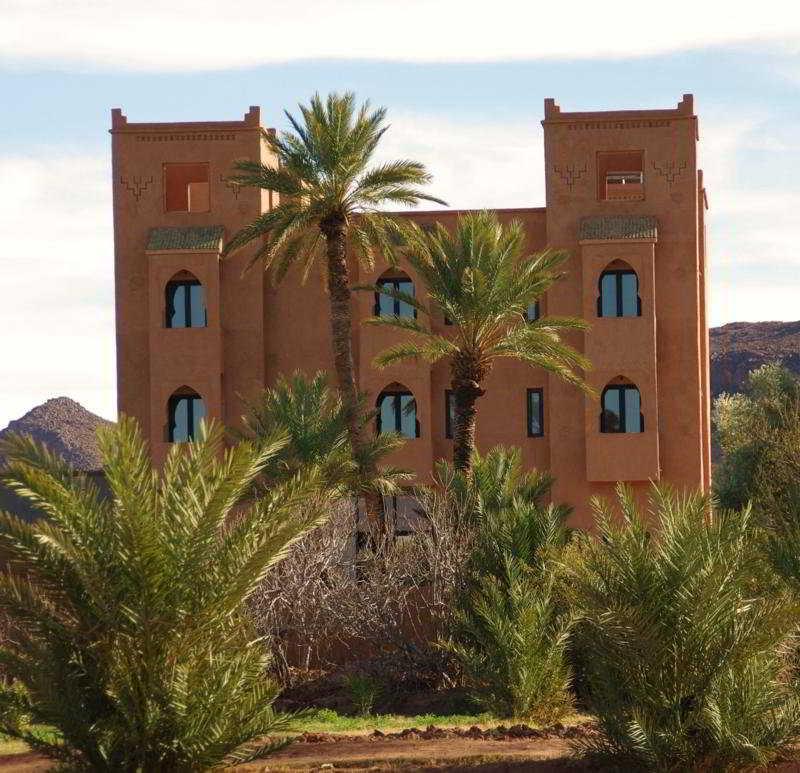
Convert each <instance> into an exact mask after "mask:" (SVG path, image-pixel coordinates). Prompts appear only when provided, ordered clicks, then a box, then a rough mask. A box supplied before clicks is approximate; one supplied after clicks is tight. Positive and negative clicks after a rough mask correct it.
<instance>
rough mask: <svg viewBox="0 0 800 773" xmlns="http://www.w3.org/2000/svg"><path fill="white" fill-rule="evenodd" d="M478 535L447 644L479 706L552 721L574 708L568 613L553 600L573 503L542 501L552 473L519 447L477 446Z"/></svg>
mask: <svg viewBox="0 0 800 773" xmlns="http://www.w3.org/2000/svg"><path fill="white" fill-rule="evenodd" d="M475 470H476V472H475V475H474V477H473V478H472V479H471V482H470V480H469V479H467V480H462V481H458V482H455V481H457V479H458V478H459V476H462V477H463V474H462V473H455V475H451V479H452V480H454V483H455V485H454V488H455V490H461V491H463V490H465V489H466V490H469V489H472V496H471V510H472V511H473V512H472V518H473V519H474V528H475V536H474V540H473V542H472V545H473V548H472V552H471V555H470V557H469V560H468V562H467V564H466V566H465V567H464V568H465V572H464V574H465V577H464V582H463V587H462V589H461V591H460V592H459V593H458V595H457V597H456V605H455V610H454V615H453V619H452V622H451V625H450V635H449V638H448V639H447V640H446V641H445V642H444V647H445V648H446V649H447V650H448V651H449V652H451V653H452V654H453V655H454V656H455V657H456V659H457V661H458V663H459V664H460V666H461V668H462V669H463V672H464V677H465V679H466V682H467V684H468V685H469V686H470V688H471V693H472V696H473V699H474V700H475V702H476V703H477V704H478V705H481V706H483V707H485V708H486V709H487V710H489V711H491V712H493V713H495V714H497V715H498V716H501V717H522V718H525V719H536V720H538V721H540V722H544V723H547V722H551V721H554V720H556V719H560V718H561V717H562V716H564V715H565V714H567V713H569V712H570V711H571V710H572V700H571V697H570V693H569V686H570V668H569V664H568V663H567V658H566V651H567V646H568V643H569V635H570V629H571V625H572V621H571V617H570V615H569V614H565V613H564V612H563V610H562V609H559V606H558V603H557V591H556V578H557V560H558V559H559V557H560V555H561V552H562V551H563V548H564V546H565V545H566V544H567V541H568V539H569V532H568V530H567V529H566V527H565V525H564V521H565V519H566V517H567V516H568V515H569V510H568V509H567V508H564V507H557V506H556V505H553V504H549V505H545V504H543V503H542V500H543V498H544V497H546V496H547V494H548V493H549V490H550V486H551V484H552V481H551V479H550V478H548V477H547V476H545V475H541V474H539V473H525V472H523V471H522V459H521V454H520V451H519V449H515V450H513V451H509V450H506V449H503V448H496V449H493V450H492V451H491V452H489V454H487V456H486V457H485V458H483V459H482V458H480V456H477V455H476V458H475Z"/></svg>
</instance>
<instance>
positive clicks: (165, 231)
mask: <svg viewBox="0 0 800 773" xmlns="http://www.w3.org/2000/svg"><path fill="white" fill-rule="evenodd" d="M224 234H225V227H224V226H221V225H205V226H187V227H185V228H180V227H160V228H151V229H150V235H149V236H148V238H147V247H146V248H145V252H220V251H221V250H222V237H223V236H224Z"/></svg>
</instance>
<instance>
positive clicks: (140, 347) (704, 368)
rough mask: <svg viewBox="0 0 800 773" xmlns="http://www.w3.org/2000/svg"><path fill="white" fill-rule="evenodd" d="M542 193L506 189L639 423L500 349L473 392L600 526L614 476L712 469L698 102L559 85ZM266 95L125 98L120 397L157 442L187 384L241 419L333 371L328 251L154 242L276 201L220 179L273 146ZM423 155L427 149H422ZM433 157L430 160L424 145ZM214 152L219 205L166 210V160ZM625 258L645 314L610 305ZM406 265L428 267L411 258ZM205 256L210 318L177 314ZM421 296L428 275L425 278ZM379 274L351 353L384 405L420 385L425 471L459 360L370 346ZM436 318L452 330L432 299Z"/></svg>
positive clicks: (363, 277) (579, 521)
mask: <svg viewBox="0 0 800 773" xmlns="http://www.w3.org/2000/svg"><path fill="white" fill-rule="evenodd" d="M542 124H543V128H544V139H545V157H544V164H545V181H546V205H547V206H546V208H545V207H532V208H525V209H503V210H499V211H498V216H499V217H500V219H501V220H502V221H504V222H509V221H511V220H514V219H516V220H520V221H522V223H523V225H524V226H525V229H526V234H527V239H528V243H527V246H528V248H529V249H530V250H531V251H536V250H540V249H543V248H545V247H547V246H552V247H554V248H560V249H566V250H567V251H568V252H569V253H570V256H571V257H570V259H569V261H568V263H567V267H566V271H567V275H566V277H565V279H564V280H563V281H562V282H560V283H559V284H558V285H557V286H556V287H555V288H554V289H553V290H552V291H551V292H550V293H549V295H548V297H546V298H544V299H542V302H541V313H542V314H556V315H571V316H574V315H576V316H582V317H584V318H585V319H586V320H587V321H588V322H589V323H590V325H591V328H590V330H589V331H587V332H586V333H585V334H582V333H576V334H573V335H571V336H570V337H569V340H570V341H571V342H572V343H573V344H574V345H575V346H576V347H578V348H579V349H581V350H582V351H584V352H585V353H586V354H587V355H588V356H589V358H590V359H591V360H592V362H593V365H594V367H593V369H592V370H591V371H590V372H589V373H588V374H587V380H588V381H589V383H590V384H592V386H594V387H595V389H596V390H597V392H598V394H599V393H600V392H601V391H602V389H603V387H604V386H605V385H606V384H607V383H608V382H609V381H612V380H613V379H615V378H617V377H618V376H622V377H624V378H625V379H628V380H630V381H631V382H633V383H635V384H636V385H637V386H638V387H639V389H640V392H641V398H642V410H643V413H644V415H645V431H644V432H643V433H641V434H638V435H625V434H622V435H604V434H602V433H600V431H599V412H600V404H599V401H597V400H594V399H592V398H588V397H586V396H584V395H583V394H582V393H581V392H580V391H578V390H577V389H575V388H574V387H571V386H568V385H565V384H563V383H561V382H560V381H558V380H557V379H555V378H553V377H550V376H547V375H546V374H544V373H543V372H541V371H539V370H537V369H533V368H530V367H528V366H527V365H524V364H522V363H519V362H515V361H511V360H508V361H501V362H499V363H498V364H496V365H495V367H494V368H493V370H492V371H491V373H490V374H489V376H488V377H487V379H486V382H485V388H486V395H485V396H484V397H483V398H481V399H480V400H479V402H478V433H477V441H478V446H479V448H480V449H481V450H484V451H485V450H487V449H488V448H490V447H491V446H493V445H497V444H501V443H502V444H506V445H516V446H519V447H520V448H521V449H522V453H523V459H524V462H525V464H526V465H527V466H529V467H538V468H542V469H549V470H550V471H551V472H552V473H553V475H554V476H555V478H556V486H555V489H554V499H555V500H557V501H563V502H567V503H569V504H571V505H573V507H574V508H575V515H574V518H573V522H574V524H575V525H576V526H588V525H589V524H590V514H589V508H588V504H587V503H588V500H589V497H590V496H592V495H601V496H610V495H612V494H613V487H614V483H615V482H616V481H618V480H624V481H627V482H629V483H631V484H632V485H633V487H634V489H635V491H636V493H637V495H638V496H643V495H644V493H645V492H646V487H647V486H648V485H649V484H648V481H650V480H664V481H668V482H670V483H671V484H673V485H675V486H677V487H678V488H697V487H702V488H708V486H709V483H710V451H709V448H710V445H709V426H710V421H709V382H708V362H707V361H708V331H707V321H706V316H705V306H706V295H707V287H708V281H707V269H706V265H705V254H706V237H705V224H704V209H705V206H706V198H705V190H704V188H703V182H702V173H701V172H700V171H699V170H698V169H697V153H696V146H697V139H698V128H697V118H696V116H695V115H694V107H693V101H692V98H691V96H690V95H686V96H684V99H683V100H682V101H681V103H680V104H679V105H678V106H677V108H675V109H670V110H646V111H614V112H593V113H567V112H562V111H561V109H560V108H559V107H558V106H557V105H556V104H555V102H554V101H553V100H546V102H545V119H544V121H543V122H542ZM262 132H263V130H262V128H261V126H260V113H259V109H258V108H250V111H249V112H248V113H247V114H246V115H245V117H244V119H243V120H241V121H217V122H198V123H184V124H176V123H171V124H134V123H128V121H127V119H126V118H125V117H124V116H123V115H122V113H121V111H119V110H115V111H113V113H112V129H111V134H112V147H113V189H114V229H115V269H116V303H117V344H118V345H117V352H118V353H117V357H118V394H119V408H120V411H121V412H124V413H127V414H131V415H133V416H135V417H136V418H138V419H139V420H140V422H141V423H142V426H143V427H145V430H146V432H147V433H148V435H149V438H150V439H151V441H152V443H153V451H154V456H155V458H156V459H157V460H158V461H160V460H161V459H163V457H164V454H165V453H166V451H167V449H168V444H167V443H166V442H165V440H164V438H165V434H164V432H165V425H166V401H167V400H168V398H169V396H170V394H172V393H173V392H174V391H175V390H176V389H178V388H180V387H181V386H188V387H190V388H192V389H194V390H195V391H197V392H198V393H199V394H200V395H201V396H202V397H203V398H204V400H205V401H206V406H207V410H208V413H209V414H210V415H211V416H214V417H218V418H220V419H221V420H222V421H224V422H225V423H226V424H228V425H235V424H236V423H237V422H238V420H239V418H240V416H241V414H242V412H243V408H244V406H243V403H242V400H243V399H244V400H246V399H249V398H250V397H252V396H253V395H255V394H256V393H257V392H258V390H260V389H261V388H263V387H264V386H265V385H270V384H274V383H275V381H276V380H277V379H278V378H279V377H280V376H281V375H287V376H288V375H290V374H291V373H292V372H293V371H295V370H302V371H305V372H306V373H308V374H312V373H314V372H315V371H317V370H326V371H329V372H331V371H332V365H333V363H332V349H331V343H330V322H329V314H328V301H327V292H326V284H325V272H324V266H319V267H318V268H315V269H314V270H312V272H311V274H310V276H309V277H308V279H307V281H305V282H302V281H301V279H300V276H299V274H298V272H297V271H294V270H293V271H290V272H289V274H288V275H287V276H286V278H285V279H284V281H283V282H282V283H281V284H280V285H278V286H273V285H272V283H271V282H270V281H269V279H268V278H267V277H265V275H264V273H263V271H261V270H260V268H258V267H256V268H254V269H253V270H251V271H249V272H247V273H245V274H244V275H242V270H243V268H244V267H245V265H246V263H247V261H248V259H249V257H250V256H251V255H252V250H243V251H242V252H241V253H239V254H237V255H236V256H234V257H232V258H229V259H226V260H225V261H220V258H219V250H218V249H212V250H208V251H204V252H192V253H187V252H175V251H167V252H163V251H162V252H150V253H147V252H146V245H147V240H148V235H149V233H150V230H151V229H152V228H154V227H158V226H194V225H202V226H211V225H221V226H224V236H223V241H224V240H225V239H229V238H230V237H231V236H232V235H233V234H234V233H235V232H236V231H237V230H238V229H239V228H241V227H242V226H243V225H245V224H246V223H248V222H250V221H251V220H253V219H254V218H255V217H256V216H257V215H258V214H259V213H260V212H264V211H267V210H269V209H270V207H271V206H273V205H274V203H275V201H276V200H277V198H276V197H275V196H273V195H272V194H270V193H269V192H263V191H262V192H260V191H254V190H250V189H238V188H236V187H235V186H233V185H231V184H229V183H226V181H225V178H226V177H227V175H229V174H230V173H231V171H232V165H233V163H234V162H235V160H237V159H241V158H249V159H260V160H264V161H269V160H270V159H269V150H268V146H267V144H266V143H265V141H264V139H263V135H262ZM604 153H625V154H631V157H634V156H635V157H639V155H640V156H641V158H642V166H643V170H644V184H643V186H642V189H641V192H637V195H636V196H635V197H632V198H629V199H621V200H620V199H617V200H612V201H606V200H604V199H603V197H602V195H601V194H602V189H603V186H602V185H600V184H599V175H600V174H602V169H600V165H601V164H602V161H600V160H598V159H599V157H600V158H602V156H601V155H600V154H604ZM422 160H423V161H425V160H426V159H422ZM428 161H435V160H428ZM168 163H185V164H208V165H209V183H210V190H209V210H208V211H207V212H167V211H166V209H165V191H164V189H163V188H164V165H165V164H168ZM458 215H459V212H458V211H455V210H447V211H428V212H415V213H412V214H410V215H409V216H410V217H412V218H413V219H414V220H415V221H417V222H418V223H420V224H427V223H434V222H436V221H437V220H438V221H439V222H442V223H443V224H444V225H445V226H446V227H448V228H452V227H454V226H455V224H456V222H457V218H458ZM596 215H630V216H638V215H648V216H654V217H655V218H656V220H657V223H658V229H657V236H654V237H653V238H649V239H620V240H617V241H612V240H607V239H600V240H581V238H580V223H581V219H582V218H584V217H587V216H596ZM613 260H623V261H625V262H627V263H628V264H629V265H631V266H632V267H633V268H634V269H635V270H636V272H637V275H638V277H639V283H640V296H641V299H642V316H641V317H635V318H619V319H616V318H615V319H598V317H597V311H596V299H597V282H598V279H599V275H600V273H601V272H602V270H603V269H604V267H605V266H607V265H608V264H609V263H610V262H611V261H613ZM401 267H402V268H403V269H404V270H405V271H406V272H407V273H408V274H409V275H410V276H411V278H412V279H416V277H415V276H414V274H413V271H411V270H410V269H409V268H408V266H403V265H402V263H401ZM386 268H387V266H385V265H378V266H376V267H375V268H374V270H372V271H366V270H363V269H361V268H360V267H359V266H358V265H357V264H356V263H355V261H353V262H351V272H352V281H353V283H354V284H357V283H371V282H374V281H375V280H376V279H377V278H378V277H379V276H380V275H381V274H382V273H383V271H384V270H385V269H386ZM181 270H186V271H190V272H192V273H193V274H194V275H195V276H197V278H198V279H200V281H201V282H202V283H203V285H204V287H205V289H206V299H207V305H208V327H207V328H202V329H189V330H168V329H166V328H165V327H164V320H163V313H164V309H163V303H164V286H165V284H166V282H167V281H169V279H170V278H171V277H172V276H173V275H174V274H175V273H177V272H178V271H181ZM416 292H417V295H418V297H420V298H421V299H422V300H423V301H424V300H425V293H424V288H421V287H420V286H419V284H418V283H416ZM373 303H374V297H373V295H372V294H371V293H367V292H365V293H360V294H357V295H356V297H355V299H354V309H355V312H356V313H355V314H354V317H355V319H354V326H353V338H354V357H355V363H356V367H357V373H358V382H359V386H360V388H361V389H362V390H364V391H365V392H366V393H367V399H368V401H369V403H370V404H373V405H374V402H375V399H376V398H377V395H378V394H379V392H380V391H381V390H382V389H383V388H384V387H385V386H386V385H388V384H391V383H395V382H396V383H400V384H403V385H404V386H405V387H407V388H408V389H409V390H411V391H412V392H413V394H414V396H415V397H416V399H417V406H418V415H417V418H418V421H419V424H420V437H419V438H416V439H413V440H410V441H408V442H407V443H406V445H405V446H404V447H403V448H402V449H401V450H400V451H398V452H397V453H396V454H395V455H394V458H392V459H391V460H389V461H390V462H391V463H393V464H397V465H401V466H405V467H408V468H411V469H412V470H414V471H415V473H416V474H417V477H418V479H419V480H421V481H425V480H428V479H429V476H430V474H431V471H432V469H433V464H434V462H435V460H436V459H438V458H441V457H450V455H451V453H452V441H451V440H448V439H447V438H446V437H445V390H446V389H447V388H448V387H449V371H448V367H447V364H446V363H438V364H436V365H434V366H432V367H431V366H430V365H428V364H425V363H420V364H407V365H402V366H393V367H391V368H387V369H385V370H377V369H375V368H374V367H372V364H371V363H372V360H373V358H374V357H375V355H376V354H378V353H379V352H380V351H381V350H382V349H383V348H384V347H385V346H387V345H389V344H391V343H393V342H395V341H397V340H399V338H400V337H401V335H402V334H400V333H398V332H394V331H391V330H389V329H384V328H377V327H365V326H362V325H361V324H360V320H361V319H363V318H365V317H367V316H369V315H370V314H371V313H372V308H373ZM433 325H434V327H435V328H436V329H437V330H440V331H443V332H445V333H446V332H447V330H448V328H447V326H445V325H444V320H443V319H441V318H440V317H439V316H434V319H433ZM531 388H541V389H542V390H543V395H544V414H545V427H544V430H545V432H544V436H543V437H536V438H529V437H528V436H527V431H526V426H527V425H526V417H527V413H526V410H527V409H526V400H527V390H528V389H531Z"/></svg>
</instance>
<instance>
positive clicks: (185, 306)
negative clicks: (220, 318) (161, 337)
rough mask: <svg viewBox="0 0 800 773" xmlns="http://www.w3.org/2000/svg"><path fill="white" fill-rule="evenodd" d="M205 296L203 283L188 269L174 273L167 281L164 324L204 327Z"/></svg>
mask: <svg viewBox="0 0 800 773" xmlns="http://www.w3.org/2000/svg"><path fill="white" fill-rule="evenodd" d="M207 325H208V314H207V313H206V298H205V291H204V290H203V285H202V284H200V282H199V281H198V279H197V277H195V276H194V275H193V274H190V273H189V272H188V271H181V272H180V273H179V274H175V276H174V277H172V279H170V280H169V282H167V288H166V326H167V327H206V326H207Z"/></svg>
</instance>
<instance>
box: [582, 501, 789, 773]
mask: <svg viewBox="0 0 800 773" xmlns="http://www.w3.org/2000/svg"><path fill="white" fill-rule="evenodd" d="M619 507H620V511H621V516H622V517H621V520H619V519H618V518H617V516H616V514H615V513H614V512H613V511H612V509H611V508H610V506H609V505H607V504H604V503H602V502H599V501H597V502H595V509H596V513H597V527H598V534H597V538H592V539H590V540H588V541H587V542H586V543H585V545H584V549H583V550H582V551H580V552H576V553H575V554H574V555H573V556H570V559H571V560H570V561H569V562H568V564H567V566H566V570H567V573H568V579H569V580H570V581H571V583H572V584H573V588H574V589H573V593H574V596H573V599H572V601H573V604H574V608H575V610H576V614H577V615H578V618H579V623H578V626H577V628H576V633H577V637H578V642H579V647H580V649H581V650H582V653H583V661H584V667H585V668H586V679H587V687H588V690H587V694H588V703H589V706H588V708H589V710H590V711H591V712H592V713H593V714H594V715H595V716H596V717H597V719H598V721H599V722H600V725H601V728H602V730H603V735H602V736H599V737H598V738H597V739H592V740H590V741H588V742H587V743H586V744H585V745H586V747H587V748H588V750H589V751H590V752H593V753H596V754H599V755H601V756H604V757H609V758H612V759H614V760H615V761H617V762H619V763H624V764H625V765H626V766H627V768H628V769H643V770H665V771H666V770H696V769H703V770H716V769H728V768H737V767H739V768H741V767H745V766H755V765H765V764H767V763H769V762H771V761H772V760H773V759H774V758H775V757H776V756H777V755H778V754H779V753H780V752H781V751H783V750H786V749H788V747H789V745H790V744H792V743H794V742H795V741H796V740H797V738H798V732H799V731H800V704H798V700H797V697H796V694H795V692H794V690H793V689H792V688H791V685H790V684H789V683H788V681H787V679H786V671H787V665H788V663H787V659H786V649H787V648H788V647H789V646H790V645H791V644H792V640H793V635H794V632H795V631H796V628H797V620H798V603H797V601H796V600H794V599H793V598H792V597H791V596H789V594H787V593H785V592H783V591H782V590H780V589H779V588H776V587H770V585H771V580H770V577H769V573H768V568H767V566H766V563H765V561H764V556H763V554H762V552H761V550H760V546H759V534H758V530H757V528H756V527H755V524H754V521H753V518H752V517H751V513H750V511H749V510H744V511H742V512H733V511H714V510H713V509H712V507H711V503H710V502H709V501H708V499H706V498H705V497H703V496H700V495H697V494H695V495H687V496H684V497H680V496H678V495H676V494H674V493H672V492H670V491H669V490H667V489H665V488H657V487H654V488H653V489H652V495H651V505H650V513H649V514H648V516H645V515H643V514H642V512H641V511H640V510H639V507H638V506H637V504H636V502H635V500H634V498H633V496H632V494H631V492H630V491H628V490H626V489H625V488H624V487H620V488H619ZM651 529H652V531H651Z"/></svg>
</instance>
